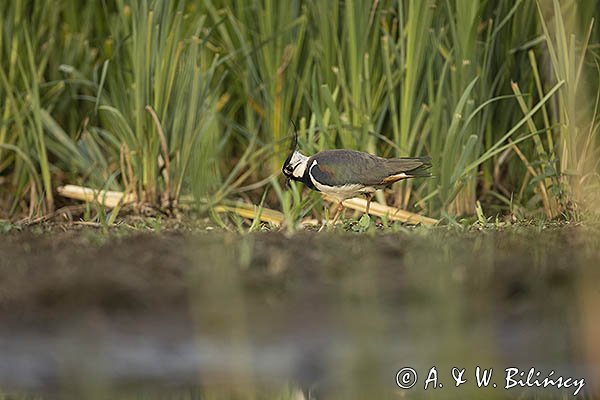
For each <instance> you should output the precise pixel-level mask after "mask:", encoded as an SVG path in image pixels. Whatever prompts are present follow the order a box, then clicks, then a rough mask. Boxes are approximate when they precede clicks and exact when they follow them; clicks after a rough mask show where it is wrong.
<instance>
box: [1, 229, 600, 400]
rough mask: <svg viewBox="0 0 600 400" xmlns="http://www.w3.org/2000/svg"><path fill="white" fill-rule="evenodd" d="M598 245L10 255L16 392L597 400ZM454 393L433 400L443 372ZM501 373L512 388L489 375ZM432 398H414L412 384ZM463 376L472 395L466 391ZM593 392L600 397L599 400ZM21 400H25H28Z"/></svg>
mask: <svg viewBox="0 0 600 400" xmlns="http://www.w3.org/2000/svg"><path fill="white" fill-rule="evenodd" d="M599 238H600V235H599V234H598V233H597V232H593V231H591V230H590V229H589V228H584V227H580V228H562V229H558V230H550V231H544V232H542V233H541V234H540V233H536V234H535V235H534V234H533V232H530V231H524V232H495V233H463V234H456V233H448V232H445V231H442V230H441V229H438V230H433V231H425V230H422V231H421V230H416V231H415V232H414V233H413V234H411V235H386V236H377V237H370V238H366V237H364V236H356V235H339V234H337V235H315V234H311V233H304V234H298V235H295V236H293V237H291V238H286V237H285V236H283V235H281V234H279V233H267V234H254V235H248V236H245V237H240V236H230V235H225V234H210V235H208V234H198V235H189V236H183V235H179V234H168V235H163V236H154V235H135V236H128V237H124V238H117V237H112V238H108V239H107V238H106V237H104V236H99V235H97V234H96V233H95V232H92V231H88V230H83V231H78V232H67V233H54V234H52V235H44V236H36V235H33V234H30V233H18V234H12V235H9V236H5V237H4V238H3V240H2V241H0V254H2V257H1V258H0V293H1V297H0V387H2V388H3V393H5V394H14V393H29V394H31V393H41V394H44V395H59V396H60V397H71V396H72V397H76V398H83V397H85V398H95V397H97V398H159V397H160V398H165V397H167V398H180V399H182V398H190V399H191V398H197V399H200V398H202V399H204V398H211V399H218V398H228V399H229V398H240V399H241V398H244V399H247V398H250V399H297V398H301V396H302V394H301V392H302V391H303V392H304V393H308V392H310V393H311V395H312V396H314V397H316V398H319V399H321V398H339V399H352V398H357V399H366V398H374V399H375V398H485V399H492V398H508V397H510V398H516V397H519V398H536V399H539V398H560V399H563V398H572V397H573V391H574V389H573V388H570V389H564V390H561V389H556V388H549V389H546V390H545V391H540V389H533V388H522V387H515V388H512V389H510V390H505V389H503V388H502V386H504V381H503V379H502V376H503V375H504V369H505V368H508V367H515V368H521V369H522V370H525V371H528V370H529V368H531V367H535V368H536V370H537V371H541V374H542V375H541V378H544V377H545V376H547V374H548V373H549V372H550V371H551V370H555V371H556V375H557V376H558V375H562V376H565V377H567V376H570V377H577V378H581V377H583V378H585V383H586V384H585V387H584V388H583V390H582V392H581V393H580V394H579V396H582V395H585V396H586V397H588V398H593V397H594V396H595V395H598V393H599V392H598V384H599V383H600V379H599V377H600V343H599V341H598V337H600V317H599V316H598V312H597V306H598V304H600V293H599V292H598V284H597V283H598V282H599V281H600V280H599V277H600V276H599V275H600V271H599V270H598V268H597V263H598V259H600V258H599V256H600V249H598V246H597V243H598V239H599ZM433 366H435V367H436V369H437V371H438V373H439V377H438V378H439V382H442V383H443V385H444V386H443V388H438V389H431V388H430V389H428V390H427V391H424V390H423V384H424V381H425V379H426V377H427V373H428V371H429V370H430V368H431V367H433ZM476 366H481V368H494V376H493V379H492V382H497V383H498V388H496V389H493V388H489V389H483V388H482V389H479V388H477V385H476V383H475V378H474V370H475V367H476ZM403 367H412V368H414V369H415V370H416V371H417V372H418V374H419V382H418V383H417V385H416V386H415V387H413V388H412V389H410V390H405V391H402V390H400V389H399V388H398V387H397V385H396V382H395V376H396V372H397V371H398V370H399V369H401V368H403ZM452 367H458V368H465V369H466V372H465V375H464V377H465V378H466V379H468V382H467V383H465V384H464V385H461V386H460V387H459V388H455V387H454V381H453V379H452V376H451V374H450V372H451V370H452ZM594 391H595V392H594ZM17 398H19V397H18V396H17Z"/></svg>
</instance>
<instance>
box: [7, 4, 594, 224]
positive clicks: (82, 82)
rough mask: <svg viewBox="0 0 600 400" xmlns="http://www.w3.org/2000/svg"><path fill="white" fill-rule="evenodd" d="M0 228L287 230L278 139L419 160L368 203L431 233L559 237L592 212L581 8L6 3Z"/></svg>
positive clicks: (585, 12) (588, 27)
mask: <svg viewBox="0 0 600 400" xmlns="http://www.w3.org/2000/svg"><path fill="white" fill-rule="evenodd" d="M0 11H1V13H2V19H1V20H0V24H1V25H0V210H1V211H0V216H4V217H11V216H12V217H14V216H22V215H28V216H30V217H35V216H39V215H44V214H45V213H48V212H50V211H52V210H53V209H54V208H55V207H56V205H57V202H59V201H60V200H58V198H57V195H56V188H57V187H58V186H59V185H61V184H64V183H75V184H81V185H85V186H90V187H93V188H107V189H113V190H121V191H126V192H128V193H134V194H135V195H136V196H138V199H139V200H140V202H144V203H148V204H150V205H154V206H169V205H174V204H175V205H176V204H177V203H180V202H183V201H186V200H188V199H190V198H191V196H190V195H193V198H194V199H195V204H199V205H200V206H201V207H202V208H203V209H209V208H210V207H212V206H213V205H215V204H217V203H221V202H224V201H228V200H231V199H234V198H237V197H239V196H244V197H246V198H247V199H249V200H250V201H253V202H255V203H258V202H260V201H261V199H263V200H265V201H266V204H267V205H269V206H270V207H273V208H281V209H283V210H284V211H285V213H286V215H287V216H288V217H289V218H292V219H297V218H300V217H302V216H306V215H309V214H312V213H320V212H321V211H320V210H321V209H322V207H320V202H321V200H320V198H319V196H318V195H316V194H310V195H309V194H304V195H302V196H300V191H301V190H302V187H301V185H294V186H293V187H292V190H291V191H284V190H282V188H281V187H280V182H279V172H280V166H281V163H282V161H283V160H284V159H285V156H286V152H287V150H288V143H289V138H290V134H291V124H290V120H292V121H296V123H297V125H298V127H299V133H300V147H301V149H302V150H303V151H304V152H305V153H308V154H311V153H314V152H317V151H319V150H322V149H327V148H353V149H360V150H364V151H369V152H371V153H376V154H379V155H382V156H386V157H393V156H416V155H430V156H431V157H432V158H433V164H434V167H433V171H432V172H433V174H434V175H435V178H433V179H428V180H417V181H411V182H405V183H402V184H398V185H396V186H395V187H394V189H393V190H390V191H388V192H386V193H380V194H379V196H380V197H379V199H378V200H379V201H386V202H387V203H388V204H395V205H398V206H400V207H403V208H407V209H410V210H417V211H420V212H423V213H426V214H428V215H431V216H444V215H448V216H457V215H464V214H474V213H475V211H476V208H477V206H476V202H477V201H478V200H479V201H481V203H482V204H483V205H484V208H485V209H486V213H497V212H502V213H505V214H508V213H511V214H512V215H514V216H516V217H517V218H523V217H532V216H544V217H546V218H554V217H557V216H564V217H567V218H571V219H572V218H578V217H579V216H580V215H581V214H582V213H584V212H587V211H596V210H595V208H594V207H595V205H596V204H599V203H598V196H597V195H598V192H599V187H598V179H597V177H598V175H597V172H598V165H597V163H598V160H599V159H600V158H599V157H598V149H599V147H598V121H597V118H596V117H597V116H598V95H599V91H598V75H599V73H600V68H599V67H598V43H599V42H600V41H599V39H600V33H599V30H598V28H597V27H596V25H595V24H594V17H595V16H597V15H599V13H600V10H599V6H598V5H597V4H596V2H595V1H593V0H587V1H586V0H580V1H574V0H565V1H560V2H559V1H558V0H539V1H530V0H521V1H485V0H482V1H478V2H476V1H471V0H446V1H443V0H427V1H400V0H397V1H390V0H382V1H363V0H346V1H321V0H291V1H275V0H261V1H258V0H248V1H242V0H204V1H201V2H199V1H160V0H155V1H142V0H139V1H131V2H129V1H123V0H103V1H89V2H81V1H79V0H61V1H51V0H36V1H25V0H14V1H5V2H1V4H0Z"/></svg>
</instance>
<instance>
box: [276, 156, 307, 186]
mask: <svg viewBox="0 0 600 400" xmlns="http://www.w3.org/2000/svg"><path fill="white" fill-rule="evenodd" d="M307 164H308V157H306V156H305V155H304V154H302V153H300V152H299V151H298V150H294V152H293V153H291V154H290V155H289V156H288V158H287V160H285V163H284V164H283V168H282V172H283V174H284V175H285V176H287V177H288V178H289V179H294V180H298V179H301V178H302V176H304V172H305V171H306V167H307Z"/></svg>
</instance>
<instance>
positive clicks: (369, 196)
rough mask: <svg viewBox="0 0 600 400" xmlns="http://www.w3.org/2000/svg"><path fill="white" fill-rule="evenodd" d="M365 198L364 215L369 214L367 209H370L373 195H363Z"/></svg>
mask: <svg viewBox="0 0 600 400" xmlns="http://www.w3.org/2000/svg"><path fill="white" fill-rule="evenodd" d="M365 197H366V198H367V209H366V210H365V214H367V215H368V214H369V207H371V200H373V193H365Z"/></svg>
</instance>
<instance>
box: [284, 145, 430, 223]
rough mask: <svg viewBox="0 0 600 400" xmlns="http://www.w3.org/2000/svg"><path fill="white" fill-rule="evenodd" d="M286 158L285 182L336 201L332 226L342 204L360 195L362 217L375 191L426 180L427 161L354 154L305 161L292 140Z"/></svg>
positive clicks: (322, 154)
mask: <svg viewBox="0 0 600 400" xmlns="http://www.w3.org/2000/svg"><path fill="white" fill-rule="evenodd" d="M291 150H292V151H291V153H290V155H289V156H288V157H287V159H286V160H285V163H284V164H283V168H282V171H283V174H284V175H285V176H286V177H287V178H288V180H290V179H291V180H294V181H298V182H302V183H304V184H305V185H306V186H308V187H309V188H311V189H312V190H317V191H319V192H322V193H325V194H327V195H329V196H331V197H334V198H335V199H337V200H338V202H339V203H338V207H337V211H336V213H335V216H334V217H333V220H332V222H331V224H332V225H334V224H335V222H336V221H337V219H338V218H339V216H340V214H341V212H342V210H343V209H344V206H343V203H342V202H343V201H344V200H346V199H349V198H352V197H356V196H359V195H363V196H365V197H366V198H367V208H366V212H365V213H366V214H368V213H369V206H370V204H371V198H372V197H373V195H374V194H375V192H376V191H377V190H378V189H383V188H384V187H386V186H389V185H391V184H393V183H394V182H398V181H400V180H402V179H407V178H422V177H429V176H431V174H430V173H429V172H428V171H427V170H428V169H429V168H431V158H430V157H406V158H405V157H402V158H382V157H377V156H374V155H372V154H369V153H364V152H361V151H355V150H342V149H339V150H326V151H321V152H319V153H317V154H315V155H313V156H310V157H307V156H305V155H304V154H302V153H300V152H299V151H298V150H297V137H294V139H293V142H292V149H291Z"/></svg>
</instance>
